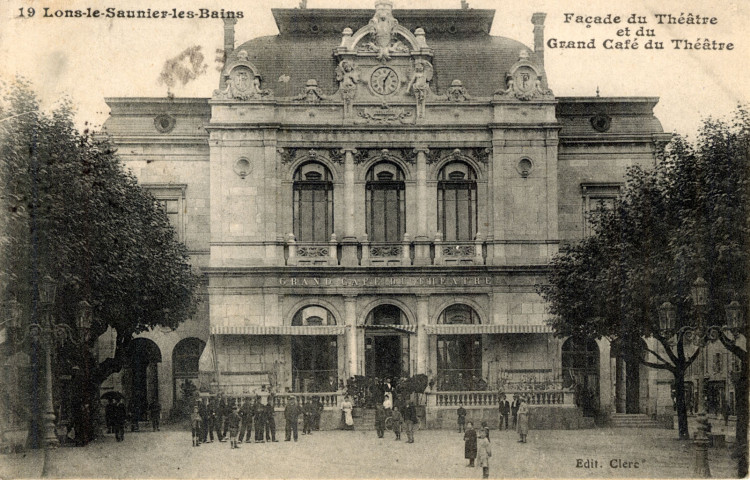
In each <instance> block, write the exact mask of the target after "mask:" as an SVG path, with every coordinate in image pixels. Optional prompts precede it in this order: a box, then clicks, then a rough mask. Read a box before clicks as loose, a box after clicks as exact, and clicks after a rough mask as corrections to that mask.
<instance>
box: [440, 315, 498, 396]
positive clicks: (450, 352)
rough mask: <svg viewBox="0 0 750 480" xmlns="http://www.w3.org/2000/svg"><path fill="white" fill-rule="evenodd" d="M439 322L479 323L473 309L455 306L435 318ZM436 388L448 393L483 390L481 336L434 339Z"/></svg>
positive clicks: (449, 323) (484, 385)
mask: <svg viewBox="0 0 750 480" xmlns="http://www.w3.org/2000/svg"><path fill="white" fill-rule="evenodd" d="M438 323H441V324H448V325H473V324H478V323H480V322H479V315H478V314H477V312H476V311H474V309H473V308H471V307H470V306H468V305H464V304H455V305H451V306H450V307H448V308H446V309H445V310H443V311H442V313H441V314H440V316H438ZM437 380H438V389H440V390H447V391H460V390H483V389H484V388H486V385H487V384H486V382H485V381H484V379H482V336H481V335H438V337H437Z"/></svg>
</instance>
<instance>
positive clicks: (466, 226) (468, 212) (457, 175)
mask: <svg viewBox="0 0 750 480" xmlns="http://www.w3.org/2000/svg"><path fill="white" fill-rule="evenodd" d="M437 203H438V204H437V215H438V229H439V230H440V232H442V234H443V239H444V240H446V241H459V242H460V241H471V240H473V239H474V236H475V235H476V233H477V180H476V174H475V173H474V170H473V169H472V168H471V167H470V166H468V165H466V164H465V163H463V162H451V163H449V164H447V165H446V166H444V167H443V168H442V169H441V170H440V173H439V174H438V191H437Z"/></svg>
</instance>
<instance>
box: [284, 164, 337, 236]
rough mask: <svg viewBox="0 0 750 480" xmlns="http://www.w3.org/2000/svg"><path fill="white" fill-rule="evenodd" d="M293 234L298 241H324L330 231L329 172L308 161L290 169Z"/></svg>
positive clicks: (330, 190)
mask: <svg viewBox="0 0 750 480" xmlns="http://www.w3.org/2000/svg"><path fill="white" fill-rule="evenodd" d="M293 208H294V236H295V237H296V238H297V240H298V241H301V242H327V241H328V240H329V239H330V238H331V234H332V233H333V182H332V181H331V172H330V171H329V170H328V169H327V168H326V167H325V166H324V165H321V164H320V163H315V162H310V163H306V164H304V165H302V166H300V167H299V168H298V169H297V171H296V172H294V207H293Z"/></svg>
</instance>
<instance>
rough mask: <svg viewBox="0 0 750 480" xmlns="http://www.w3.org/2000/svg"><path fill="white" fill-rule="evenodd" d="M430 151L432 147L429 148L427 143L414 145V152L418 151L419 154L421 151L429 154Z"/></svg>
mask: <svg viewBox="0 0 750 480" xmlns="http://www.w3.org/2000/svg"><path fill="white" fill-rule="evenodd" d="M429 151H430V149H429V148H427V145H417V146H415V147H414V153H417V154H419V153H424V154H427V153H429Z"/></svg>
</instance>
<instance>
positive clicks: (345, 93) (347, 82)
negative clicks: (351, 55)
mask: <svg viewBox="0 0 750 480" xmlns="http://www.w3.org/2000/svg"><path fill="white" fill-rule="evenodd" d="M336 80H337V81H338V82H339V92H340V93H341V99H342V100H343V101H344V116H345V117H347V116H349V115H351V112H352V103H353V102H354V97H355V96H356V95H357V82H359V74H358V73H357V71H356V69H355V65H354V62H352V61H350V60H342V61H341V62H340V63H339V65H338V67H336Z"/></svg>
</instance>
